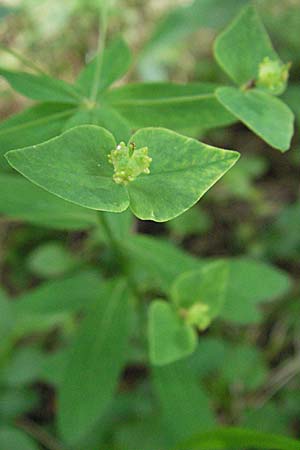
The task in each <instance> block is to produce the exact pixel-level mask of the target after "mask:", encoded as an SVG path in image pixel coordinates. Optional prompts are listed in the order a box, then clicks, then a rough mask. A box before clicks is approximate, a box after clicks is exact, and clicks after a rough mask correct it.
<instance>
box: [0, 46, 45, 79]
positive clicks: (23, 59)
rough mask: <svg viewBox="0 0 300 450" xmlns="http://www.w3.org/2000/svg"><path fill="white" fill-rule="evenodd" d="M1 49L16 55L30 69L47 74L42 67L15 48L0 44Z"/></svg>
mask: <svg viewBox="0 0 300 450" xmlns="http://www.w3.org/2000/svg"><path fill="white" fill-rule="evenodd" d="M0 50H2V51H4V52H6V53H9V54H10V55H12V56H14V57H15V58H16V59H18V60H19V61H21V62H22V63H23V64H24V65H25V66H27V67H29V68H30V69H32V70H34V71H35V72H37V73H39V74H40V75H46V72H44V71H43V70H42V69H41V68H40V67H38V66H37V65H36V64H35V63H34V62H33V61H30V60H29V59H27V58H26V57H25V56H23V55H20V53H18V52H16V51H15V50H12V49H11V48H7V47H5V46H4V45H2V44H0Z"/></svg>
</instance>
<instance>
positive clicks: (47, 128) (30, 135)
mask: <svg viewBox="0 0 300 450" xmlns="http://www.w3.org/2000/svg"><path fill="white" fill-rule="evenodd" d="M74 111H75V108H71V107H70V105H61V104H50V103H42V104H40V105H36V106H33V107H32V108H28V109H26V110H25V111H23V112H21V113H19V114H16V115H15V116H13V117H10V118H9V119H7V120H5V121H4V122H2V123H1V124H0V157H1V158H0V167H4V168H7V167H9V166H8V164H7V162H6V161H5V159H4V158H3V157H2V156H3V155H4V153H6V152H7V151H8V150H12V149H13V148H21V147H26V146H29V145H35V144H39V143H40V142H43V141H46V140H48V139H50V138H52V137H54V136H57V135H58V134H60V133H61V132H62V129H63V127H64V124H65V122H66V121H67V120H68V119H69V118H70V117H71V115H72V114H74Z"/></svg>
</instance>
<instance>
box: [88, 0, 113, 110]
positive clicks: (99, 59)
mask: <svg viewBox="0 0 300 450" xmlns="http://www.w3.org/2000/svg"><path fill="white" fill-rule="evenodd" d="M108 2H109V0H103V5H102V7H101V12H100V18H99V19H100V20H99V31H98V33H99V36H98V46H97V56H96V70H95V74H94V80H93V85H92V90H91V95H90V100H91V101H92V102H94V101H95V100H96V98H97V94H98V88H99V83H100V76H101V70H102V64H103V52H104V48H105V38H106V33H107V16H108Z"/></svg>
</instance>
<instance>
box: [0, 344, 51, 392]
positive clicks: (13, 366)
mask: <svg viewBox="0 0 300 450" xmlns="http://www.w3.org/2000/svg"><path fill="white" fill-rule="evenodd" d="M44 358H45V355H44V354H43V353H42V352H41V350H39V349H38V348H35V347H23V348H22V347H21V348H19V349H17V350H15V352H14V354H13V355H12V358H11V360H10V361H9V364H8V365H7V366H6V367H5V368H4V369H2V370H1V381H2V383H4V384H5V385H8V386H13V387H20V386H23V385H25V384H29V383H30V384H32V383H33V382H35V381H37V380H38V378H39V375H40V372H41V368H42V363H43V361H44Z"/></svg>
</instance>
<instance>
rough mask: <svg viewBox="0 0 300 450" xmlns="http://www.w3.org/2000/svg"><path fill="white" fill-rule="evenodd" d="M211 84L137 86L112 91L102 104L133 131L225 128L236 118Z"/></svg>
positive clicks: (105, 96) (180, 130)
mask: <svg viewBox="0 0 300 450" xmlns="http://www.w3.org/2000/svg"><path fill="white" fill-rule="evenodd" d="M216 88H217V85H215V84H212V83H190V84H175V83H173V84H172V83H135V84H128V85H127V86H122V87H119V88H115V89H112V90H110V91H108V92H107V93H105V95H104V97H103V101H104V102H106V103H107V104H108V105H109V106H111V107H112V108H114V109H116V110H117V111H118V112H119V113H120V114H121V115H122V116H123V117H125V118H126V120H127V121H128V122H129V123H130V124H131V126H132V128H142V127H152V126H156V127H165V128H170V129H173V130H175V131H178V132H182V131H183V130H186V129H187V128H192V127H200V128H201V129H202V130H204V129H207V128H214V127H222V126H226V125H230V124H232V123H234V122H235V118H234V117H233V116H232V115H231V114H230V113H229V112H228V111H227V110H226V109H225V108H224V107H223V106H222V105H220V103H219V102H218V101H217V99H216V97H215V94H214V92H215V90H216Z"/></svg>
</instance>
